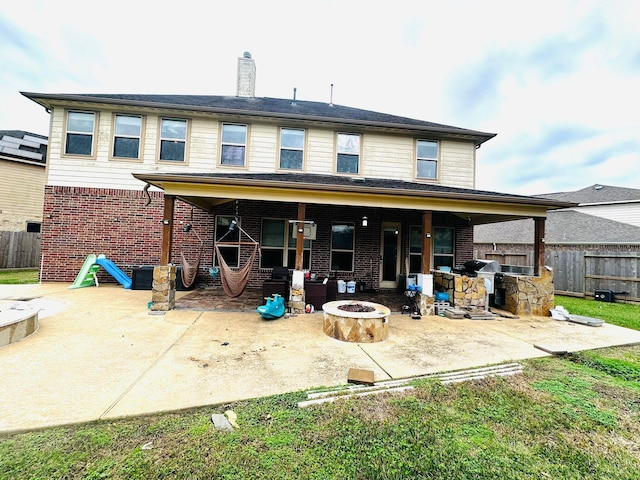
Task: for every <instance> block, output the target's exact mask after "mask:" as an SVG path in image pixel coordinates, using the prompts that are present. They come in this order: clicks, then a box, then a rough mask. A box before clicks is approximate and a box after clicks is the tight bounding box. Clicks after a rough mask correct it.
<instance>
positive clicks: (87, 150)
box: [64, 111, 96, 156]
mask: <svg viewBox="0 0 640 480" xmlns="http://www.w3.org/2000/svg"><path fill="white" fill-rule="evenodd" d="M95 126H96V114H95V112H78V111H69V112H67V132H66V139H65V146H64V153H65V154H67V155H86V156H91V155H93V138H94V136H95Z"/></svg>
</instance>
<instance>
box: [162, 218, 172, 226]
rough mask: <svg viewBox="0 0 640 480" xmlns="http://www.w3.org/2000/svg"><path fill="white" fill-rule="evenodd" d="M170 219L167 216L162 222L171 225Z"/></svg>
mask: <svg viewBox="0 0 640 480" xmlns="http://www.w3.org/2000/svg"><path fill="white" fill-rule="evenodd" d="M169 223H170V222H169V220H167V219H166V218H165V219H164V220H162V224H163V225H169Z"/></svg>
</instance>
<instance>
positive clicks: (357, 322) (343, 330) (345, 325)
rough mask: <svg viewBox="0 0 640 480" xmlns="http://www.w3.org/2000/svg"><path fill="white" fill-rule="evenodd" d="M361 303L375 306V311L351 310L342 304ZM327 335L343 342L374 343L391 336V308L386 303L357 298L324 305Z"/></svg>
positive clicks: (323, 327) (324, 324)
mask: <svg viewBox="0 0 640 480" xmlns="http://www.w3.org/2000/svg"><path fill="white" fill-rule="evenodd" d="M349 304H350V305H354V304H359V305H363V306H367V307H372V308H374V311H373V312H349V311H346V310H341V309H339V308H338V307H339V306H340V305H349ZM322 310H323V311H324V323H323V326H322V329H323V331H324V333H325V334H326V335H329V336H330V337H333V338H335V339H336V340H341V341H343V342H356V343H374V342H381V341H383V340H386V339H387V338H389V315H390V314H391V310H390V309H389V308H388V307H385V306H384V305H380V304H379V303H372V302H359V301H356V300H338V301H335V302H328V303H325V304H324V305H323V306H322Z"/></svg>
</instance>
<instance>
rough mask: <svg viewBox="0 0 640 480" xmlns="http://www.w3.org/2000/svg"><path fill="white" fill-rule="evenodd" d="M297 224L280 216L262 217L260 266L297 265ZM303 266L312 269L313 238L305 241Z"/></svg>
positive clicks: (293, 266)
mask: <svg viewBox="0 0 640 480" xmlns="http://www.w3.org/2000/svg"><path fill="white" fill-rule="evenodd" d="M296 233H297V232H295V224H292V223H289V221H288V220H284V219H280V218H263V219H262V239H261V242H260V247H261V257H260V268H273V267H289V268H295V266H296V245H297V238H296ZM302 256H303V260H302V268H305V269H310V265H311V240H305V241H304V248H303V251H302Z"/></svg>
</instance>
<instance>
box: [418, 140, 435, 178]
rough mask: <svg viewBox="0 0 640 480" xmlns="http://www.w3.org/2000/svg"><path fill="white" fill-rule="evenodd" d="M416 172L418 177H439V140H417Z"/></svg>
mask: <svg viewBox="0 0 640 480" xmlns="http://www.w3.org/2000/svg"><path fill="white" fill-rule="evenodd" d="M416 172H417V174H416V175H417V177H418V178H427V179H436V178H438V142H436V141H433V140H417V141H416Z"/></svg>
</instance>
